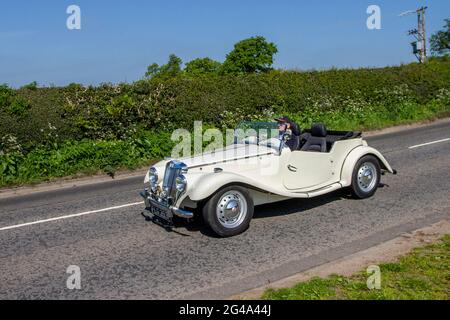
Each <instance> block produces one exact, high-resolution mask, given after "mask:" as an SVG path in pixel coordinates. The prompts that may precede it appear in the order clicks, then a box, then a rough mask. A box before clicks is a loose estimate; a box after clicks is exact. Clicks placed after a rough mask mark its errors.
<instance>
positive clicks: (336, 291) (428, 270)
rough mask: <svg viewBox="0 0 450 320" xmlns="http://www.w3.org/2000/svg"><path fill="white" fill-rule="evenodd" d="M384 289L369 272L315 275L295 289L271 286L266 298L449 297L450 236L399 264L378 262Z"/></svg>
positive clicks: (363, 298) (404, 257)
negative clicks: (374, 285)
mask: <svg viewBox="0 0 450 320" xmlns="http://www.w3.org/2000/svg"><path fill="white" fill-rule="evenodd" d="M379 267H380V270H381V288H380V289H379V290H377V289H372V290H369V289H368V288H367V278H368V274H367V273H366V272H365V271H362V272H360V273H358V274H355V275H353V276H350V277H343V276H339V275H331V276H330V277H328V278H325V279H323V278H313V279H311V280H309V281H307V282H302V283H299V284H297V285H296V286H294V287H292V288H284V289H279V290H273V289H268V290H266V292H265V293H264V295H263V297H262V298H263V299H266V300H348V299H349V300H449V299H450V235H446V236H445V237H444V238H443V239H442V240H441V241H439V242H438V243H435V244H432V245H428V246H425V247H421V248H416V249H414V250H413V251H412V252H411V253H409V254H407V255H405V256H403V257H401V258H400V259H399V260H398V262H396V263H385V264H381V265H379Z"/></svg>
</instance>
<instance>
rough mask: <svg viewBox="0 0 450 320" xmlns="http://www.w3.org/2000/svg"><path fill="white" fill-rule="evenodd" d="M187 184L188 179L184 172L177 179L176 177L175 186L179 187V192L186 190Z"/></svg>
mask: <svg viewBox="0 0 450 320" xmlns="http://www.w3.org/2000/svg"><path fill="white" fill-rule="evenodd" d="M186 186H187V180H186V177H185V176H183V175H182V174H180V175H179V176H178V177H177V178H176V179H175V188H177V191H178V192H183V191H184V190H186Z"/></svg>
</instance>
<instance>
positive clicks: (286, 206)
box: [253, 190, 351, 219]
mask: <svg viewBox="0 0 450 320" xmlns="http://www.w3.org/2000/svg"><path fill="white" fill-rule="evenodd" d="M343 199H351V196H350V194H349V192H348V191H346V190H337V191H334V192H332V193H329V194H326V195H323V196H319V197H315V198H307V199H289V200H284V201H280V202H274V203H269V204H264V205H260V206H257V207H255V213H254V215H253V219H264V218H270V217H275V216H284V215H289V214H294V213H302V212H305V211H309V210H311V209H314V208H317V207H321V206H323V205H326V204H327V203H330V202H335V201H339V200H343Z"/></svg>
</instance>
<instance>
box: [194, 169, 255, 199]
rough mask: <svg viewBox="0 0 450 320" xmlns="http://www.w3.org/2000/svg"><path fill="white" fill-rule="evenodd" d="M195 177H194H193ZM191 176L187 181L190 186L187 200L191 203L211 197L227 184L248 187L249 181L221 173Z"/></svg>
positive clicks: (236, 175)
mask: <svg viewBox="0 0 450 320" xmlns="http://www.w3.org/2000/svg"><path fill="white" fill-rule="evenodd" d="M195 176H196V177H195ZM195 176H194V175H192V176H190V177H189V180H190V181H192V184H191V186H190V188H189V189H190V192H188V193H189V198H190V199H191V200H193V201H201V200H204V199H206V198H208V197H210V196H211V195H213V194H214V193H215V192H216V191H217V190H219V189H221V188H222V187H224V186H226V185H229V184H238V185H239V184H240V185H243V186H248V185H249V179H248V178H246V177H243V176H241V175H239V174H236V173H231V172H221V173H209V174H203V175H195Z"/></svg>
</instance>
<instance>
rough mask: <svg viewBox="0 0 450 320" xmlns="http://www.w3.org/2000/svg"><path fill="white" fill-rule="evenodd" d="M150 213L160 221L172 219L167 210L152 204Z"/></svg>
mask: <svg viewBox="0 0 450 320" xmlns="http://www.w3.org/2000/svg"><path fill="white" fill-rule="evenodd" d="M150 212H151V213H152V214H153V215H155V216H157V217H159V218H161V219H164V220H166V221H171V219H172V215H171V214H170V212H169V209H168V208H165V207H163V206H161V205H155V204H154V203H153V202H151V203H150Z"/></svg>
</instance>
